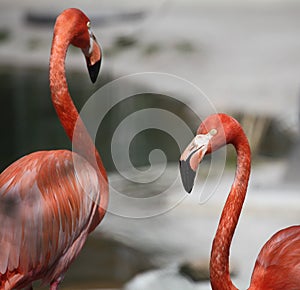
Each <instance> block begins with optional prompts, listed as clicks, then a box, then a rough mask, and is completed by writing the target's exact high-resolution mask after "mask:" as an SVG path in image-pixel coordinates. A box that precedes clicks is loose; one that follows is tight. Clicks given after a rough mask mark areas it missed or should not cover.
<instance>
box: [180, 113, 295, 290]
mask: <svg viewBox="0 0 300 290" xmlns="http://www.w3.org/2000/svg"><path fill="white" fill-rule="evenodd" d="M226 144H232V145H233V146H234V147H235V149H236V152H237V169H236V175H235V179H234V182H233V184H232V187H231V190H230V193H229V195H228V198H227V201H226V203H225V206H224V208H223V211H222V215H221V218H220V222H219V225H218V228H217V232H216V235H215V238H214V241H213V245H212V251H211V260H210V281H211V285H212V289H215V290H223V289H224V290H225V289H226V290H229V289H230V290H232V289H237V288H236V287H235V286H234V285H233V283H232V281H231V278H230V274H229V251H230V245H231V241H232V237H233V234H234V231H235V228H236V225H237V223H238V219H239V216H240V213H241V209H242V206H243V203H244V199H245V196H246V191H247V186H248V180H249V175H250V167H251V164H250V163H251V153H250V146H249V143H248V140H247V137H246V135H245V133H244V131H243V129H242V128H241V126H240V124H239V123H238V122H237V121H236V120H235V119H234V118H232V117H230V116H228V115H225V114H215V115H211V116H209V117H208V118H207V119H206V120H204V122H203V123H202V124H201V125H200V127H199V128H198V131H197V135H196V137H195V138H194V139H193V141H192V142H191V143H190V144H189V146H188V147H187V148H186V149H185V151H184V152H183V154H182V155H181V158H180V171H181V177H182V182H183V185H184V187H185V190H186V191H188V192H191V190H192V188H193V184H194V178H195V175H196V170H197V167H198V164H199V163H200V162H201V160H202V158H203V157H204V155H205V154H209V153H212V152H213V151H215V150H217V149H219V148H220V147H222V146H225V145H226ZM249 289H250V290H254V289H256V290H257V289H261V290H262V289H263V290H271V289H272V290H283V289H284V290H292V289H293V290H296V289H300V226H299V225H298V226H291V227H288V228H286V229H283V230H281V231H279V232H277V233H276V234H274V235H273V236H272V237H271V238H270V239H269V240H268V241H267V243H266V244H265V245H264V246H263V248H262V249H261V251H260V254H259V256H258V258H257V260H256V263H255V267H254V270H253V273H252V278H251V284H250V288H249Z"/></svg>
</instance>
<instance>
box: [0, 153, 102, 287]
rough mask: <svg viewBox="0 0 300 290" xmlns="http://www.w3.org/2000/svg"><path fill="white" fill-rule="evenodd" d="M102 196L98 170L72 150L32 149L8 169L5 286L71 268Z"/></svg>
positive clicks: (0, 246)
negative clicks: (35, 150)
mask: <svg viewBox="0 0 300 290" xmlns="http://www.w3.org/2000/svg"><path fill="white" fill-rule="evenodd" d="M74 160H76V167H74ZM74 168H76V170H75V169H74ZM99 199H100V186H99V182H98V177H97V173H96V170H95V169H94V168H93V167H92V166H91V165H90V164H89V163H88V162H87V161H86V160H85V159H84V158H82V157H80V156H79V155H78V154H76V153H72V152H70V151H67V150H57V151H40V152H35V153H32V154H30V155H27V156H25V157H23V158H21V159H19V160H17V161H16V162H14V163H13V164H12V165H10V166H9V167H8V168H7V169H6V170H5V171H4V172H2V174H1V175H0V222H1V227H0V288H1V289H2V287H3V285H5V283H7V281H9V284H10V285H11V286H12V288H21V286H22V287H24V285H27V284H28V283H29V282H31V281H33V280H36V279H40V278H42V277H43V280H45V279H46V280H49V281H51V280H53V279H57V276H59V275H61V274H62V273H63V272H64V271H66V269H67V268H68V266H69V264H70V263H71V262H72V260H73V259H74V258H75V257H76V256H77V254H78V253H79V251H80V249H81V247H82V246H83V244H84V242H85V240H86V237H87V233H88V227H89V224H90V222H91V220H92V216H93V213H94V212H95V209H96V205H97V203H98V202H99ZM79 239H80V242H78V240H79ZM63 259H65V261H62V260H63ZM45 277H46V278H45ZM47 282H48V281H47Z"/></svg>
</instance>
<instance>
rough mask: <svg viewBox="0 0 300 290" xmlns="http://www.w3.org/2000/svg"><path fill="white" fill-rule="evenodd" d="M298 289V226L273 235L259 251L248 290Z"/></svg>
mask: <svg viewBox="0 0 300 290" xmlns="http://www.w3.org/2000/svg"><path fill="white" fill-rule="evenodd" d="M299 288H300V226H291V227H288V228H285V229H283V230H281V231H279V232H277V233H276V234H274V235H273V236H272V237H271V238H270V239H269V240H268V241H267V242H266V244H265V245H264V246H263V248H262V249H261V251H260V253H259V255H258V257H257V260H256V263H255V267H254V270H253V273H252V278H251V286H250V288H249V290H255V289H265V290H271V289H273V290H279V289H299Z"/></svg>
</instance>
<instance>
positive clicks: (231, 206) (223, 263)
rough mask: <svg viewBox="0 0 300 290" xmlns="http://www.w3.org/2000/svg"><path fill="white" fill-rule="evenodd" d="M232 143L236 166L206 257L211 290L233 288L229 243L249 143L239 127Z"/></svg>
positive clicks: (246, 168) (240, 203) (248, 160)
mask: <svg viewBox="0 0 300 290" xmlns="http://www.w3.org/2000/svg"><path fill="white" fill-rule="evenodd" d="M232 144H233V145H234V147H235V149H236V152H237V169H236V174H235V179H234V182H233V184H232V187H231V190H230V193H229V195H228V197H227V200H226V203H225V205H224V208H223V211H222V215H221V218H220V222H219V225H218V228H217V232H216V235H215V238H214V241H213V245H212V252H211V260H210V261H211V262H210V280H211V285H212V289H218V290H222V289H224V290H225V289H226V290H229V289H230V290H231V289H237V288H236V287H235V286H234V285H233V283H232V281H231V278H230V274H229V254H230V245H231V241H232V237H233V234H234V231H235V229H236V226H237V223H238V220H239V217H240V213H241V210H242V207H243V203H244V200H245V197H246V192H247V186H248V181H249V176H250V169H251V152H250V146H249V143H248V140H247V137H246V135H245V134H244V132H243V131H242V130H241V132H239V134H238V135H237V138H236V139H235V140H234V141H233V142H232Z"/></svg>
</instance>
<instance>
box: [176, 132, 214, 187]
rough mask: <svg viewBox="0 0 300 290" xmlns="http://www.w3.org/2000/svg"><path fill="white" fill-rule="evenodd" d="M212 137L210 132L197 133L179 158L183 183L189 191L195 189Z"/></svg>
mask: <svg viewBox="0 0 300 290" xmlns="http://www.w3.org/2000/svg"><path fill="white" fill-rule="evenodd" d="M211 138H212V135H211V134H210V133H208V134H205V135H203V134H199V135H197V136H196V137H195V138H194V139H193V140H192V142H191V143H190V144H189V145H188V146H187V148H186V149H185V150H184V151H183V153H182V155H181V157H180V159H179V168H180V175H181V180H182V184H183V187H184V189H185V190H186V191H187V192H188V193H190V192H191V191H192V189H193V186H194V181H195V177H196V172H197V168H198V165H199V163H200V162H201V160H202V159H203V157H204V155H205V154H206V151H207V148H208V144H209V141H210V139H211Z"/></svg>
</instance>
